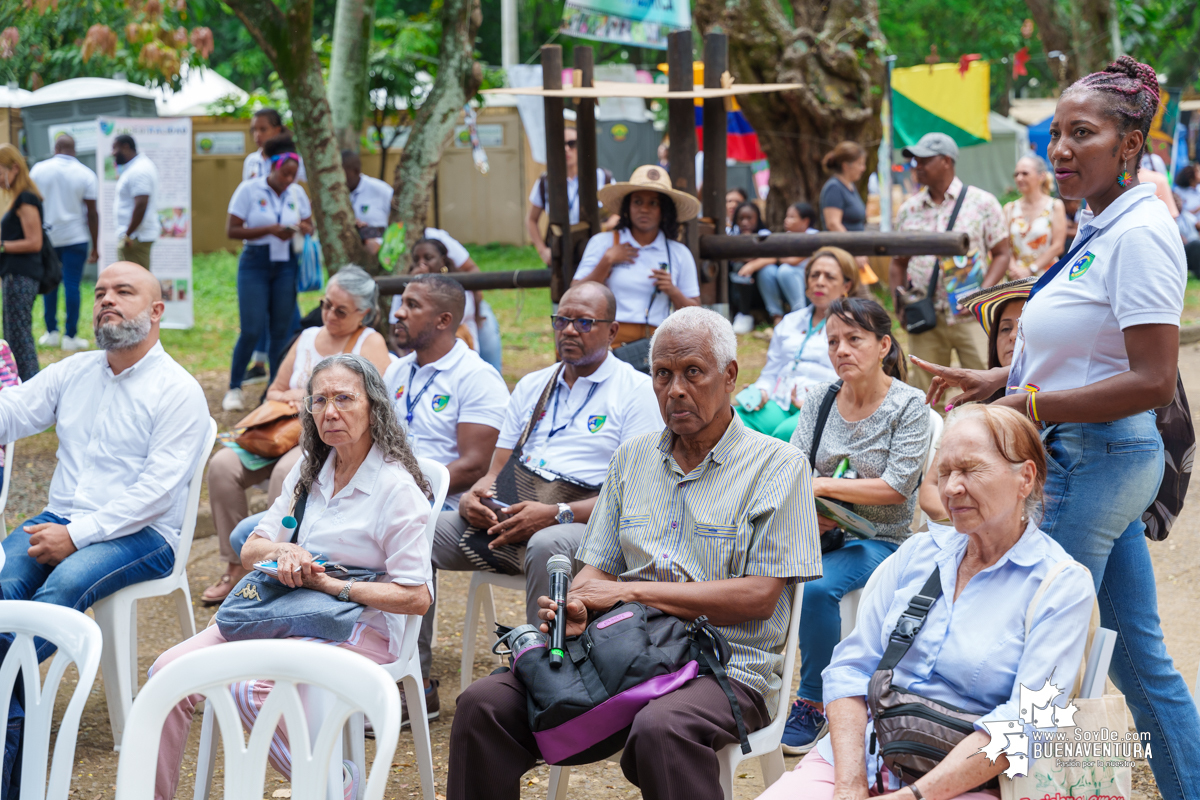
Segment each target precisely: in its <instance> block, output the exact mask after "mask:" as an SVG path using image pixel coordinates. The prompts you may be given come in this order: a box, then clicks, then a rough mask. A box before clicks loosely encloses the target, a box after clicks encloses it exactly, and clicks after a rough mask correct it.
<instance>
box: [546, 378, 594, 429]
mask: <svg viewBox="0 0 1200 800" xmlns="http://www.w3.org/2000/svg"><path fill="white" fill-rule="evenodd" d="M599 386H600V384H598V383H593V384H592V388H590V389H588V393H587V397H585V398H583V403H582V404H581V405H580V406H579V408H577V409H575V413H574V414H572V415H571V418H570V419H569V420H567V421H566V423H565V424H564V425H563V426H562V427H559V428H556V427H554V423H555V422H557V421H558V395H559V390H560V389H562V384H561V383H559V384H556V385H555V387H554V412H553V413H552V414H551V416H550V433H549V434H548V435H547V436H546V439H547V440H550V439H553V438H554V436H555V434H559V433H562V432H563V431H565V430H566V429H567V428H569V427H571V423H573V422H574V421H575V418H576V417H578V416H579V412H580V411H583V409H585V408H587V404H588V401H589V400H591V399H592V395H594V394H595V393H596V389H597V388H598V387H599ZM538 422H541V420H538ZM534 427H537V426H536V425H535V426H534Z"/></svg>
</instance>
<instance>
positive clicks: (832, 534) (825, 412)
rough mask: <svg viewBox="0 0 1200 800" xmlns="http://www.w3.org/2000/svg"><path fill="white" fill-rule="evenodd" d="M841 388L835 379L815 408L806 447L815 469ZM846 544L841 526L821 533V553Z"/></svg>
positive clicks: (839, 548)
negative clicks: (815, 411) (815, 417)
mask: <svg viewBox="0 0 1200 800" xmlns="http://www.w3.org/2000/svg"><path fill="white" fill-rule="evenodd" d="M841 389H842V382H841V381H835V382H834V383H833V384H831V385H830V387H829V391H827V392H826V393H825V396H824V397H823V398H821V407H820V409H818V410H817V424H816V427H814V428H813V439H812V446H811V447H809V448H808V466H809V467H811V468H812V469H816V468H817V467H816V463H817V448H818V447H820V446H821V434H822V433H824V432H825V423H826V421H828V419H829V412H830V411H832V410H833V404H834V402H835V401H836V400H837V394H838V392H839V391H841ZM845 544H846V532H845V531H844V530H842V529H841V528H834V529H832V530H828V531H825V532H824V533H822V534H821V554H822V555H824V554H825V553H832V552H833V551H834V550H841V549H842V547H843V546H844V545H845Z"/></svg>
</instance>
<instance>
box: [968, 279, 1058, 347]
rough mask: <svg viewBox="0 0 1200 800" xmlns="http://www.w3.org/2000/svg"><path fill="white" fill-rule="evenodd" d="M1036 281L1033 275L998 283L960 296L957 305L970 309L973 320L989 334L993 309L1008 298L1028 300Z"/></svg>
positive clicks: (1008, 299) (990, 333) (990, 332)
mask: <svg viewBox="0 0 1200 800" xmlns="http://www.w3.org/2000/svg"><path fill="white" fill-rule="evenodd" d="M1037 281H1038V279H1037V276H1036V275H1034V276H1031V277H1029V278H1021V279H1020V280H1016V281H1009V282H1008V283H999V284H996V285H995V286H990V287H988V288H987V289H980V290H979V291H977V292H971V294H969V295H967V296H966V297H964V298H962V299H961V300H960V301H959V302H958V305H959V307H960V308H962V309H963V310H964V311H970V312H971V314H972V315H974V317H975V320H976V321H977V322H978V323H979V324H980V325H982V326H983V332H984V333H986V334H987V335H988V336H991V335H992V315H993V314H994V313H995V310H996V309H997V308H999V307H1000V306H1002V305H1004V304H1005V303H1007V302H1009V301H1010V300H1028V299H1029V292H1030V291H1032V289H1033V285H1034V284H1035V283H1037Z"/></svg>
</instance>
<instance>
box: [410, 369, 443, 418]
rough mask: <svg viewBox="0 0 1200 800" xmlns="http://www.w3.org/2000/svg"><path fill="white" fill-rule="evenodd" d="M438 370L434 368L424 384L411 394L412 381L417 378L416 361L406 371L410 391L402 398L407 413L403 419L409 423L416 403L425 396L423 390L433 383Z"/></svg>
mask: <svg viewBox="0 0 1200 800" xmlns="http://www.w3.org/2000/svg"><path fill="white" fill-rule="evenodd" d="M440 372H441V370H440V369H435V370H434V371H433V374H432V375H430V376H429V380H427V381H425V385H424V386H422V387H421V391H419V392H417V393H416V394H413V393H412V392H411V389H412V386H413V381H414V380H416V378H417V362H415V361H414V362H413V365H412V371H411V372H409V373H408V388H409V390H410V391H409V395H408V397H406V398H404V405H405V407H406V408H407V410H408V413H407V414H405V415H404V421H405V422H407V423H408V424H409V425H412V421H413V409H414V408H416V407H417V403H419V402H421V398H422V397H424V396H425V391H426V390H427V389H428V388H429V387H430V386H432V385H433V381H434V379H436V378H437V376H438V373H440Z"/></svg>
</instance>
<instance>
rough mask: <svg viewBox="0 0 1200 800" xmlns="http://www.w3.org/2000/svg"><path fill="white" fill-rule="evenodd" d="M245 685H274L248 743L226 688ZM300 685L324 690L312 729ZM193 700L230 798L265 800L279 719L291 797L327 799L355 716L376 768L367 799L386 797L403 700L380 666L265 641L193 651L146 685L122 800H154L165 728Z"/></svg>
mask: <svg viewBox="0 0 1200 800" xmlns="http://www.w3.org/2000/svg"><path fill="white" fill-rule="evenodd" d="M247 680H272V681H274V682H275V687H274V688H273V689H272V690H271V693H270V695H269V696H268V697H267V701H266V702H265V703H264V704H263V707H262V710H261V711H260V713H259V715H258V719H257V720H256V721H255V723H254V727H253V728H252V729H251V731H250V738H249V741H247V740H246V737H245V734H244V732H243V729H242V719H241V716H240V714H239V713H238V709H237V706H236V705H235V703H234V700H233V696H232V695H231V693H230V690H229V686H230V684H232V683H237V682H239V681H247ZM300 686H303V687H306V690H311V689H314V688H315V689H319V690H323V692H324V693H325V696H326V697H328V698H329V702H327V703H324V704H323V706H322V708H323V709H325V713H323V714H322V715H321V716H320V718H319V720H318V721H317V724H318V725H319V727H318V728H317V729H316V730H315V731H312V730H311V728H310V720H309V718H308V716H307V714H306V712H305V708H304V705H303V700H302V698H301V694H300V691H298V688H299V687H300ZM190 694H201V695H204V697H205V700H206V702H207V703H210V704H212V707H213V710H214V713H215V716H216V720H217V724H218V725H219V726H220V730H221V740H222V742H223V744H224V748H225V797H226V798H227V800H250V799H251V798H253V800H259V798H261V797H262V796H263V792H264V779H265V777H266V767H267V752H268V750H269V748H270V746H271V739H272V736H273V735H274V733H275V728H276V726H277V725H278V723H279V722H280V720H283V721H284V723H285V724H286V725H287V730H288V745H289V750H290V751H291V757H292V798H293V800H325V797H326V785H327V781H326V778H327V776H328V770H329V766H330V764H329V761H330V757H331V754H332V752H333V747H334V744H335V743H337V742H340V741H341V736H342V728H343V726H344V725H345V724H346V721H347V720H348V719H349V718H350V715H351V714H354V713H358V712H361V713H363V714H365V715H366V718H367V719H368V720H370V722H371V725H372V727H373V728H374V731H375V761H374V763H373V764H372V765H371V770H370V777H369V778H368V780H367V785H366V792H365V794H364V795H363V797H364V798H365V800H381V799H382V797H383V793H384V790H385V789H386V788H387V780H388V774H389V773H390V772H391V763H392V756H393V754H394V753H395V750H396V741H397V739H399V737H400V693H399V692H397V691H396V683H395V681H394V680H393V679H392V678H391V677H389V676H388V674H387V673H386V672H385V671H384V670H383V668H382V667H380V666H379V665H378V664H375V663H373V662H371V661H370V660H368V659H366V658H363V657H362V656H360V655H358V654H357V653H352V652H350V651H349V650H345V649H343V648H340V647H331V646H329V645H323V644H316V643H314V642H299V641H291V640H282V641H281V640H262V641H246V642H229V643H226V644H222V645H220V646H219V647H208V648H204V649H203V650H196V651H194V652H191V653H188V654H187V655H184V656H181V657H180V658H179V659H177V660H176V661H173V662H172V663H170V664H168V665H167V666H166V667H164V668H163V669H162V670H160V671H158V672H156V673H155V674H154V675H153V676H152V677H151V678H150V680H149V681H147V682H146V685H145V686H144V687H142V690H141V692H139V693H138V696H137V699H136V700H134V702H133V709H132V710H131V711H130V713H129V721H128V722H127V723H126V725H125V734H124V736H123V737H122V740H121V759H120V762H119V764H118V766H117V792H116V796H117V797H118V798H119V799H120V800H152V798H153V797H154V778H155V772H156V769H157V761H158V749H159V742H160V739H161V737H162V728H163V723H164V722H165V721H166V718H167V715H168V714H169V713H170V712H171V710H172V709H173V708H174V707H175V706H176V705H177V704H178V703H179V701H180V700H182V699H183V698H184V697H186V696H187V695H190ZM311 733H315V736H311V735H310V734H311ZM310 743H311V744H310Z"/></svg>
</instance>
